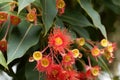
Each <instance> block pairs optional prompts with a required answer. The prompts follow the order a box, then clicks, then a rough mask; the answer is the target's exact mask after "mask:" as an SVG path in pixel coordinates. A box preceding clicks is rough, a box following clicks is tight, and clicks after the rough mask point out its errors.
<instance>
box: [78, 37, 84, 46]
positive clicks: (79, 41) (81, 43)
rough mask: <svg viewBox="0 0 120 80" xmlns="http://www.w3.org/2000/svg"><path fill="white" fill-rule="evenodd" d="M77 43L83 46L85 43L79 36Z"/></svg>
mask: <svg viewBox="0 0 120 80" xmlns="http://www.w3.org/2000/svg"><path fill="white" fill-rule="evenodd" d="M77 43H78V45H80V46H83V45H84V44H85V39H84V38H79V39H77Z"/></svg>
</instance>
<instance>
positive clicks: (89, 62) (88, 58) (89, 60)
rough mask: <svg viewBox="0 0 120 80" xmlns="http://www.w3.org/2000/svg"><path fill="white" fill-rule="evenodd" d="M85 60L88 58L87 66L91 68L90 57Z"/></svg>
mask: <svg viewBox="0 0 120 80" xmlns="http://www.w3.org/2000/svg"><path fill="white" fill-rule="evenodd" d="M87 58H88V64H89V66H90V67H92V66H91V61H90V57H89V56H88V57H87Z"/></svg>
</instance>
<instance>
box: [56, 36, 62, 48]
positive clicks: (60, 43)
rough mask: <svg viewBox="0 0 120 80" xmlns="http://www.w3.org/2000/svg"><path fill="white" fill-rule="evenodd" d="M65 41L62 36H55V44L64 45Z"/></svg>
mask: <svg viewBox="0 0 120 80" xmlns="http://www.w3.org/2000/svg"><path fill="white" fill-rule="evenodd" d="M62 43H63V41H62V39H61V38H60V37H57V38H55V45H57V46H60V45H62Z"/></svg>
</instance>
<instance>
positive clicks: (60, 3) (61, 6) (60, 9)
mask: <svg viewBox="0 0 120 80" xmlns="http://www.w3.org/2000/svg"><path fill="white" fill-rule="evenodd" d="M56 8H57V9H58V13H59V14H60V15H62V14H63V13H64V10H65V2H64V0H57V1H56Z"/></svg>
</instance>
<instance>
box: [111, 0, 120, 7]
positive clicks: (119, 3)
mask: <svg viewBox="0 0 120 80" xmlns="http://www.w3.org/2000/svg"><path fill="white" fill-rule="evenodd" d="M112 2H113V3H114V4H115V5H117V6H119V7H120V0H112Z"/></svg>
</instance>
